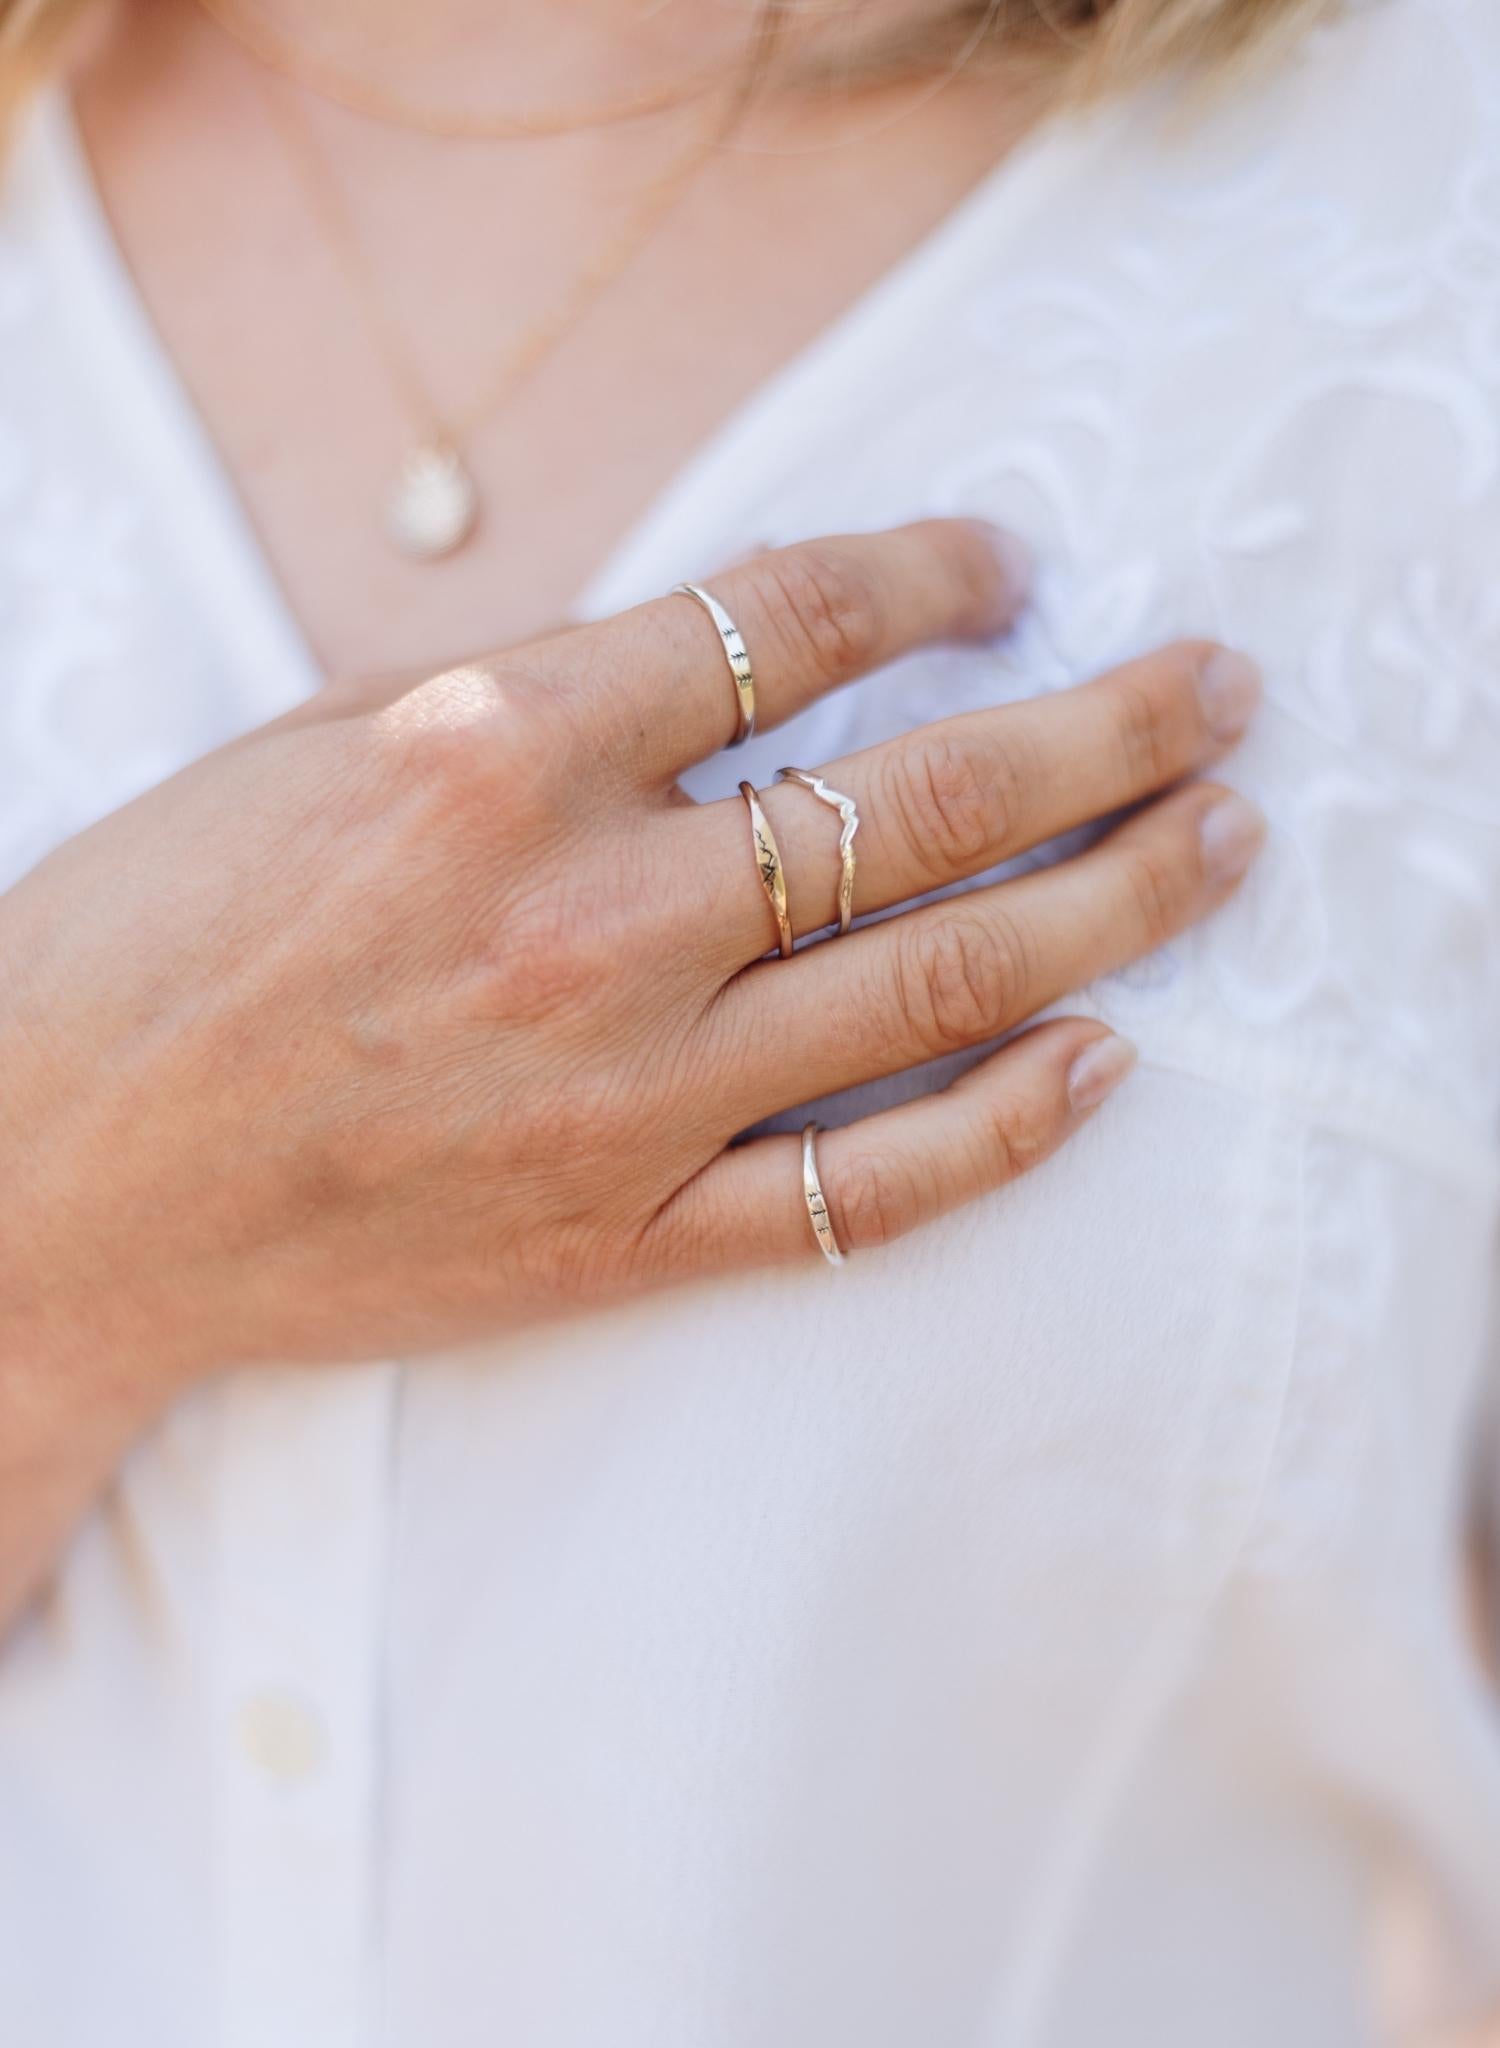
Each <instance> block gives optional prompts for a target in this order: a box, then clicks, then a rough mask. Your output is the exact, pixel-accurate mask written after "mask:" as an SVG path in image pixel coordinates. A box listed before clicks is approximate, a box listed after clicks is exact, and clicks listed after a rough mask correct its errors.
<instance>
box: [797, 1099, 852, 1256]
mask: <svg viewBox="0 0 1500 2048" xmlns="http://www.w3.org/2000/svg"><path fill="white" fill-rule="evenodd" d="M822 1128H823V1126H822V1125H821V1124H818V1123H811V1124H807V1125H805V1126H804V1128H803V1132H802V1198H803V1200H804V1201H805V1202H806V1203H807V1219H808V1221H809V1222H810V1223H811V1225H812V1227H813V1236H814V1237H815V1238H816V1239H817V1240H818V1250H819V1251H820V1252H821V1253H822V1254H823V1256H824V1258H825V1259H827V1261H828V1263H829V1265H830V1266H842V1265H843V1263H844V1254H843V1253H842V1252H841V1251H840V1250H839V1241H838V1239H837V1238H836V1237H835V1236H834V1234H833V1221H832V1218H831V1217H830V1216H829V1214H828V1204H827V1202H826V1201H824V1199H823V1183H822V1182H821V1181H820V1180H819V1179H818V1153H817V1137H818V1133H819V1131H820V1130H822Z"/></svg>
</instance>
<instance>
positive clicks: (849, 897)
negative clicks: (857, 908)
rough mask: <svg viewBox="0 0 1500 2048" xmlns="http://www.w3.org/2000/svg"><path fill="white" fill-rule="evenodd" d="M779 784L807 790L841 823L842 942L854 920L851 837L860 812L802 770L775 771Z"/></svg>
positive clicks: (848, 798)
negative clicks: (796, 786)
mask: <svg viewBox="0 0 1500 2048" xmlns="http://www.w3.org/2000/svg"><path fill="white" fill-rule="evenodd" d="M776 774H777V778H778V780H780V781H782V782H796V783H799V784H800V785H801V787H802V788H803V789H806V790H810V791H811V792H812V794H813V795H814V796H815V797H816V798H817V799H818V802H819V803H820V804H827V805H828V807H829V809H830V810H833V811H837V812H838V814H839V817H840V819H841V820H842V821H843V828H844V829H843V830H842V831H841V832H840V834H839V937H840V938H842V937H843V936H844V934H845V932H846V931H848V929H849V925H850V922H851V920H852V919H853V916H854V835H855V833H856V832H857V831H858V830H859V812H858V811H857V810H856V809H855V806H854V799H853V797H852V796H842V795H840V793H839V791H838V790H836V789H830V788H829V787H828V784H827V783H826V782H825V781H824V780H823V778H822V776H821V775H810V774H809V773H808V771H807V770H806V769H805V768H778V769H777V771H776Z"/></svg>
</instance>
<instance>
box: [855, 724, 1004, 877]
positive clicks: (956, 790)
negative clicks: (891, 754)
mask: <svg viewBox="0 0 1500 2048" xmlns="http://www.w3.org/2000/svg"><path fill="white" fill-rule="evenodd" d="M893 767H894V771H895V772H894V773H893V774H891V775H890V777H889V778H888V781H889V787H888V788H887V789H886V790H885V791H884V792H883V806H882V808H883V811H885V812H888V813H889V814H890V815H891V816H892V817H893V818H894V819H895V821H896V823H897V825H898V827H899V829H900V831H901V833H902V836H903V838H904V840H905V842H906V845H905V851H906V853H907V855H908V857H909V859H910V860H911V862H912V864H913V866H914V868H915V870H916V872H917V874H918V875H919V876H920V877H921V878H922V879H924V880H927V881H931V882H933V883H937V882H945V881H949V880H951V879H952V877H953V876H954V875H955V874H972V873H974V872H975V871H976V870H977V869H979V868H980V867H982V866H984V865H985V864H986V860H987V857H988V855H989V853H990V851H991V849H992V848H994V847H996V846H998V845H1000V844H1002V843H1004V842H1005V841H1006V840H1007V839H1008V836H1009V831H1010V828H1011V822H1012V820H1013V818H1014V815H1015V811H1016V809H1017V805H1018V800H1019V792H1018V791H1017V790H1016V789H1015V788H1014V787H1013V786H1010V784H1009V778H1008V777H1007V776H1006V775H1005V774H1004V773H1003V772H1002V773H1001V774H1000V775H998V776H997V777H995V778H994V779H993V781H992V780H990V779H989V778H987V777H986V775H985V774H984V773H983V771H982V770H981V769H980V767H979V764H978V763H977V761H976V760H975V757H974V755H973V752H972V751H971V750H970V749H969V748H967V747H965V746H964V745H963V744H962V743H961V742H960V741H959V740H958V739H957V738H955V737H954V736H953V735H951V734H943V733H932V734H928V735H925V736H923V737H921V738H919V739H917V740H915V741H914V742H913V743H912V744H911V746H910V747H909V748H907V749H903V750H902V751H901V752H900V753H898V754H897V755H896V757H895V760H894V762H893Z"/></svg>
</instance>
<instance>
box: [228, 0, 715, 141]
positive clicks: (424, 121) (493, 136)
mask: <svg viewBox="0 0 1500 2048" xmlns="http://www.w3.org/2000/svg"><path fill="white" fill-rule="evenodd" d="M198 5H199V6H200V7H201V8H202V10H203V12H204V13H205V14H206V15H208V16H209V18H210V19H211V20H212V21H214V22H216V23H217V24H218V26H219V27H220V28H221V29H222V30H223V31H224V33H225V34H226V35H227V36H228V37H230V39H231V40H232V41H233V42H235V43H238V45H239V46H240V48H241V49H242V50H244V51H245V52H246V53H247V55H249V56H251V57H253V58H254V59H255V61H256V62H257V63H258V64H260V65H262V66H263V67H264V68H265V69H266V70H268V71H274V72H276V73H278V74H279V75H280V76H281V77H283V78H286V79H289V80H290V81H291V82H292V83H293V84H294V85H298V86H300V87H301V88H302V89H303V91H305V92H310V93H313V94H315V95H316V96H317V97H318V98H319V99H325V100H330V101H332V102H333V104H334V105H335V106H340V107H343V108H344V109H345V111H346V112H348V113H351V114H358V115H360V116H362V117H363V118H364V119H365V120H367V121H378V122H380V123H382V124H383V125H385V126H386V127H391V128H413V129H416V130H418V131H419V132H420V133H422V134H423V135H432V136H436V137H438V138H440V139H441V140H443V141H448V142H519V141H525V140H527V139H535V138H536V137H539V136H548V135H571V134H575V133H577V132H578V131H579V130H580V129H585V128H608V127H612V126H615V125H617V124H619V123H622V122H626V121H639V120H643V119H645V118H646V117H647V116H648V115H651V114H661V113H665V112H667V111H668V110H669V109H670V108H672V107H678V106H684V105H686V104H687V103H688V102H689V101H690V100H694V99H699V98H701V97H702V96H703V95H704V94H705V93H708V92H711V91H712V90H713V88H714V87H715V86H716V85H720V84H722V80H723V74H722V72H718V73H715V72H701V73H698V74H697V75H695V76H692V77H689V78H686V79H677V80H675V81H674V82H672V83H671V84H665V85H658V86H652V87H649V88H648V89H646V90H645V91H642V92H639V93H636V94H634V95H633V96H631V97H628V98H626V99H620V100H606V101H596V102H593V103H590V102H587V101H584V102H580V103H579V104H577V105H573V106H568V105H563V106H557V107H546V108H541V109H538V110H537V111H536V112H534V113H523V114H512V113H468V112H464V111H462V110H460V109H457V108H445V107H426V106H419V105H417V104H416V103H415V102H413V101H410V100H407V99H404V98H403V97H402V96H401V95H400V94H398V93H393V92H389V91H387V90H386V89H385V88H384V87H382V86H380V85H377V84H375V83H374V82H372V81H371V80H369V79H364V78H360V77H358V76H357V75H356V74H355V73H353V72H350V71H346V70H344V69H343V67H342V66H341V65H338V64H335V63H333V62H332V61H331V60H329V59H327V58H323V57H318V56H316V55H314V54H313V53H311V52H309V51H307V50H303V49H300V48H299V47H298V45H297V44H296V43H295V42H294V41H293V40H292V38H291V37H290V36H288V35H286V34H285V33H283V31H281V30H279V29H277V28H275V27H273V25H272V24H271V23H270V22H269V21H267V20H266V18H265V16H264V15H263V14H262V13H261V12H260V10H259V9H258V8H257V7H255V6H254V5H253V4H249V0H198Z"/></svg>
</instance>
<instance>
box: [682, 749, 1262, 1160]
mask: <svg viewBox="0 0 1500 2048" xmlns="http://www.w3.org/2000/svg"><path fill="white" fill-rule="evenodd" d="M1264 836H1265V821H1264V819H1263V818H1262V817H1261V814H1260V812H1259V811H1258V810H1257V809H1256V808H1255V806H1254V805H1253V804H1251V803H1249V802H1248V801H1247V800H1246V799H1245V798H1244V797H1241V796H1237V795H1235V794H1233V793H1232V792H1231V791H1229V790H1226V789H1224V788H1222V787H1219V786H1216V785H1214V784H1212V783H1195V784H1193V785H1191V786H1190V787H1188V788H1186V789H1182V790H1177V791H1175V792H1173V794H1171V795H1170V796H1166V797H1163V798H1161V799H1160V800H1159V801H1158V802H1157V803H1155V804H1152V805H1151V806H1149V808H1147V809H1146V810H1144V811H1141V812H1138V813H1137V814H1136V815H1135V816H1134V817H1132V818H1130V819H1129V820H1128V821H1127V822H1126V823H1125V824H1123V825H1120V826H1119V827H1117V828H1116V829H1115V830H1114V831H1113V832H1111V833H1110V834H1109V835H1108V837H1107V838H1105V839H1103V840H1101V841H1100V842H1099V844H1098V845H1097V846H1095V847H1093V848H1091V849H1090V850H1089V851H1088V852H1087V853H1083V854H1080V855H1078V856H1077V857H1076V858H1075V859H1072V860H1067V861H1064V862H1062V863H1061V864H1060V865H1058V866H1057V867H1053V868H1048V869H1045V870H1043V871H1041V872H1038V873H1036V874H1031V875H1025V876H1021V877H1019V878H1018V879H1016V880H1014V881H1008V882H1000V883H997V884H994V885H992V886H991V887H989V888H987V889H980V890H975V891H973V892H971V893H970V894H968V895H965V896H959V897H955V898H951V899H949V900H947V901H945V902H942V903H935V904H929V905H928V906H926V907H925V908H922V909H918V910H913V911H909V912H907V913H906V915H905V916H902V917H897V918H889V919H886V920H884V921H882V922H881V923H879V924H875V925H869V926H867V927H866V928H865V929H864V930H862V931H858V932H854V933H852V934H851V935H850V936H849V937H848V938H846V939H841V940H840V941H839V942H838V943H837V944H836V945H830V946H814V947H811V948H809V950H808V951H807V952H805V953H802V954H799V955H798V956H797V957H796V959H795V960H792V961H790V962H786V963H783V962H779V961H777V962H767V963H764V964H762V965H758V966H756V967H752V968H751V969H749V970H748V972H746V973H744V974H742V975H741V976H740V977H739V978H738V979H737V980H736V981H734V982H732V983H731V984H730V985H729V986H728V988H726V990H725V992H724V995H723V997H722V998H721V999H720V1002H719V1003H718V1004H717V1005H716V1008H715V1011H714V1012H713V1017H714V1024H715V1028H716V1029H717V1031H718V1032H719V1033H721V1034H724V1035H725V1036H726V1037H727V1041H728V1045H729V1047H730V1048H731V1049H732V1057H730V1058H728V1059H726V1060H725V1061H724V1062H723V1070H724V1071H726V1072H733V1073H735V1074H737V1075H738V1076H739V1077H740V1081H741V1086H742V1094H741V1099H740V1100H739V1101H738V1103H736V1104H734V1105H730V1104H726V1105H725V1108H726V1111H727V1112H728V1113H729V1114H731V1115H733V1116H734V1117H736V1118H737V1127H741V1128H742V1127H743V1126H744V1125H747V1124H750V1123H754V1122H757V1121H758V1120H759V1119H761V1118H763V1117H766V1116H770V1115H773V1114H775V1113H776V1112H777V1111H780V1110H783V1109H789V1108H791V1107H793V1106H794V1105H795V1104H797V1103H800V1102H810V1101H813V1100H815V1099H817V1098H818V1097H820V1096H823V1095H829V1094H834V1093H837V1092H838V1091H839V1090H841V1089H844V1088H851V1087H855V1086H858V1085H859V1084H860V1083H862V1082H865V1081H871V1080H875V1079H876V1078H878V1077H879V1076H881V1075H885V1074H892V1073H898V1072H900V1071H902V1070H903V1069H905V1068H908V1067H914V1066H920V1065H921V1064H923V1063H924V1062H925V1061H927V1060H931V1059H937V1058H940V1057H941V1056H942V1055H944V1054H947V1053H953V1052H957V1051H960V1050H963V1049H965V1048H968V1047H973V1046H979V1045H983V1044H985V1043H987V1042H988V1041H989V1040H990V1039H993V1038H998V1037H1000V1036H1002V1035H1003V1034H1004V1033H1005V1032H1007V1031H1010V1030H1013V1029H1014V1028H1015V1026H1017V1025H1018V1024H1021V1023H1023V1022H1024V1021H1025V1020H1026V1019H1027V1018H1029V1017H1032V1016H1035V1015H1036V1014H1037V1013H1038V1012H1039V1011H1041V1010H1044V1009H1046V1008H1047V1007H1048V1006H1049V1005H1050V1004H1052V1003H1055V1002H1057V1001H1059V1000H1060V999H1061V998H1062V997H1064V996H1065V995H1068V994H1069V993H1071V992H1072V991H1074V990H1077V989H1080V988H1083V987H1085V986H1086V985H1087V984H1088V983H1089V982H1091V981H1094V980H1096V979H1097V978H1098V977H1099V976H1100V975H1102V974H1109V973H1112V972H1113V971H1115V970H1116V969H1117V968H1120V967H1123V966H1124V965H1126V964H1127V962H1129V961H1131V960H1135V959H1139V958H1140V957H1141V955H1143V954H1145V953H1150V952H1152V951H1154V950H1155V949H1156V948H1157V947H1158V946H1161V945H1162V944H1164V943H1165V942H1166V941H1167V940H1168V939H1170V938H1172V937H1173V936H1174V935H1175V934H1176V933H1177V932H1179V931H1181V930H1183V929H1184V928H1185V927H1186V926H1188V925H1190V924H1193V923H1195V922H1196V921H1197V920H1198V919H1200V918H1202V917H1204V916H1206V915H1207V914H1208V913H1209V912H1210V911H1211V910H1213V909H1214V908H1216V907H1217V905H1218V904H1220V903H1222V902H1223V901H1224V900H1225V899H1226V898H1227V897H1228V896H1230V895H1232V894H1233V892H1234V890H1235V888H1236V887H1237V886H1238V884H1239V882H1240V880H1241V878H1242V877H1243V875H1244V873H1245V870H1246V869H1247V868H1248V867H1249V865H1250V862H1251V861H1252V860H1253V859H1254V857H1255V854H1256V852H1257V851H1258V850H1259V847H1260V845H1261V842H1262V840H1263V839H1264Z"/></svg>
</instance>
